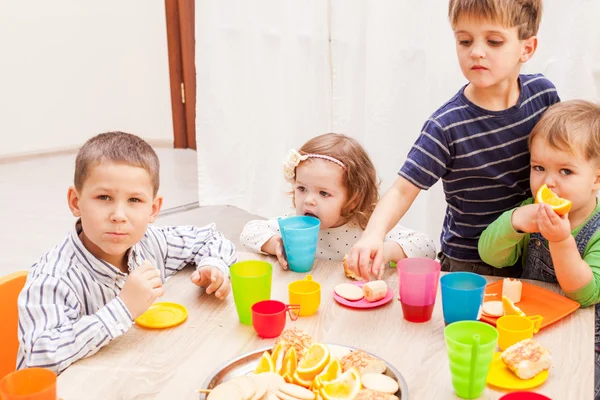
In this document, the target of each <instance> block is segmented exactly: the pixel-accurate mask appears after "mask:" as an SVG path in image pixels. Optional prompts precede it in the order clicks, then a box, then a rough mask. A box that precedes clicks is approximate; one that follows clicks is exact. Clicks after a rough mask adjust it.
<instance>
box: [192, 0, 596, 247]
mask: <svg viewBox="0 0 600 400" xmlns="http://www.w3.org/2000/svg"><path fill="white" fill-rule="evenodd" d="M197 4H198V6H199V7H198V11H197V15H196V27H197V28H196V41H197V49H196V54H197V61H196V67H197V71H198V78H197V81H198V89H197V92H198V110H197V111H198V112H197V132H198V138H197V141H198V171H199V191H200V193H199V199H200V204H201V205H212V204H230V205H235V206H237V207H240V208H242V209H245V210H247V211H249V212H252V213H256V214H259V215H262V216H265V217H271V216H274V215H277V214H280V213H282V212H285V211H287V210H289V208H290V206H291V204H290V200H289V198H288V197H287V196H286V195H285V192H286V190H288V189H289V187H288V186H287V185H286V183H285V181H284V180H283V178H282V174H281V160H282V158H283V157H284V156H285V154H286V153H287V150H288V149H289V148H292V147H293V148H298V147H299V146H301V145H302V144H303V143H304V142H305V141H306V140H307V139H308V138H310V137H312V136H316V135H318V134H321V133H325V132H329V131H333V132H341V133H345V134H348V135H350V136H353V137H355V138H357V139H358V140H359V141H361V143H363V144H364V146H365V147H366V149H367V151H368V152H369V154H370V155H371V157H372V159H373V161H374V163H375V166H376V167H377V170H378V173H379V176H380V178H381V181H382V185H381V190H382V192H383V191H385V190H386V189H387V188H388V187H389V186H390V185H391V183H392V182H393V181H394V180H395V179H396V176H397V171H398V170H399V168H400V167H401V166H402V164H403V161H404V159H405V157H406V154H407V152H408V150H409V149H410V147H411V145H412V143H413V142H414V140H415V139H416V138H417V136H418V134H419V132H420V130H421V126H422V124H423V122H424V121H425V120H426V119H427V117H428V116H429V115H430V114H431V113H432V112H433V111H434V110H435V109H437V108H438V107H439V106H441V105H442V104H443V103H444V102H445V101H446V100H448V99H449V98H450V97H451V96H452V95H453V94H454V93H456V92H457V91H458V90H459V88H460V87H461V86H462V85H464V84H465V83H466V81H465V78H464V77H463V76H462V74H461V72H460V69H459V67H458V63H457V61H456V54H455V47H454V38H453V34H452V30H451V28H450V25H449V23H448V19H447V5H448V2H447V1H446V0H424V1H420V2H416V1H414V2H409V1H405V0H402V1H399V0H378V1H366V0H329V1H328V2H327V1H324V0H321V1H318V0H314V1H312V2H299V1H291V0H285V1H260V0H246V1H233V0H221V1H217V0H211V1H202V2H200V3H197ZM598 15H600V2H598V1H586V0H573V1H566V0H552V1H548V0H547V1H546V2H545V10H544V15H543V18H542V24H541V28H540V32H539V47H538V51H537V53H536V54H535V56H534V57H533V59H532V60H531V61H530V62H529V63H527V64H526V65H525V67H524V68H523V72H524V73H533V72H542V73H544V74H546V75H547V76H548V77H549V78H550V79H551V80H552V81H553V82H554V83H555V84H556V86H557V87H558V90H559V94H560V95H561V97H562V99H563V100H566V99H572V98H585V99H589V100H596V101H598V100H600V50H599V46H600V24H598V23H597V22H596V17H597V16H598ZM444 210H445V201H444V197H443V192H442V190H441V185H440V184H439V183H438V184H437V185H435V186H434V187H433V188H432V189H430V190H429V191H427V192H422V193H421V194H420V195H419V197H418V198H417V200H416V202H415V204H414V205H413V207H412V208H411V210H410V211H409V212H408V213H407V215H406V216H405V217H404V219H403V223H404V224H405V225H407V226H410V227H412V228H414V229H418V230H421V231H424V232H426V233H428V234H430V235H431V236H432V237H434V238H438V237H439V233H440V231H441V223H442V219H443V215H444Z"/></svg>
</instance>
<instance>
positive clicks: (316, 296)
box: [288, 275, 321, 317]
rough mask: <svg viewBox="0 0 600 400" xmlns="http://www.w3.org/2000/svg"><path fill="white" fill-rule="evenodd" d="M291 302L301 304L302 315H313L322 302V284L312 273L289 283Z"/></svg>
mask: <svg viewBox="0 0 600 400" xmlns="http://www.w3.org/2000/svg"><path fill="white" fill-rule="evenodd" d="M288 293H289V296H290V304H300V316H301V317H307V316H309V315H313V314H315V313H316V312H317V310H318V309H319V305H320V304H321V285H320V284H319V282H317V281H313V279H312V276H311V275H306V277H305V278H304V279H301V280H299V281H293V282H291V283H290V284H289V285H288Z"/></svg>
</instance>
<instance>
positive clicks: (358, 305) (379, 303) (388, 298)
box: [333, 281, 394, 308]
mask: <svg viewBox="0 0 600 400" xmlns="http://www.w3.org/2000/svg"><path fill="white" fill-rule="evenodd" d="M352 284H354V285H356V286H358V287H362V286H363V285H364V284H365V282H364V281H361V282H352ZM333 298H334V299H335V301H337V302H338V303H340V304H342V305H344V306H346V307H351V308H375V307H379V306H382V305H384V304H387V303H389V302H390V301H391V300H392V299H393V298H394V292H393V291H392V289H391V288H390V287H389V286H388V291H387V294H386V295H385V297H384V298H383V299H381V300H377V301H374V302H372V303H370V302H368V301H366V300H365V299H364V297H363V298H362V299H360V300H357V301H350V300H346V299H345V298H343V297H340V296H338V295H337V293H335V292H333Z"/></svg>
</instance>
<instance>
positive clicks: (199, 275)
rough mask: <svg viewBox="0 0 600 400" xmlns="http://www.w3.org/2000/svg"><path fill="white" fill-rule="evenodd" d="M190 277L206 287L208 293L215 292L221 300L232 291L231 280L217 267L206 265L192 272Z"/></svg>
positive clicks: (197, 283) (194, 281)
mask: <svg viewBox="0 0 600 400" xmlns="http://www.w3.org/2000/svg"><path fill="white" fill-rule="evenodd" d="M190 279H191V280H192V282H193V283H195V284H196V285H198V286H202V287H205V288H206V294H212V293H214V294H215V297H216V298H217V299H219V300H223V299H224V298H225V297H227V295H228V294H229V292H230V291H231V282H230V281H229V278H227V277H225V275H223V273H222V272H221V270H220V269H219V268H217V267H212V266H210V265H205V266H202V267H200V268H198V269H197V270H196V271H194V272H192V275H190Z"/></svg>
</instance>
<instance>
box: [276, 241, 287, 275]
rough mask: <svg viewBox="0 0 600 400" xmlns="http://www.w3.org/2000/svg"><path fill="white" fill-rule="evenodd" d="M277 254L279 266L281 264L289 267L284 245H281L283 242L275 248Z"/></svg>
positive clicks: (282, 266)
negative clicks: (284, 253)
mask: <svg viewBox="0 0 600 400" xmlns="http://www.w3.org/2000/svg"><path fill="white" fill-rule="evenodd" d="M275 255H276V256H277V261H278V262H279V266H281V268H282V269H288V263H287V260H286V259H285V256H284V255H283V246H281V244H277V247H276V248H275Z"/></svg>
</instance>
